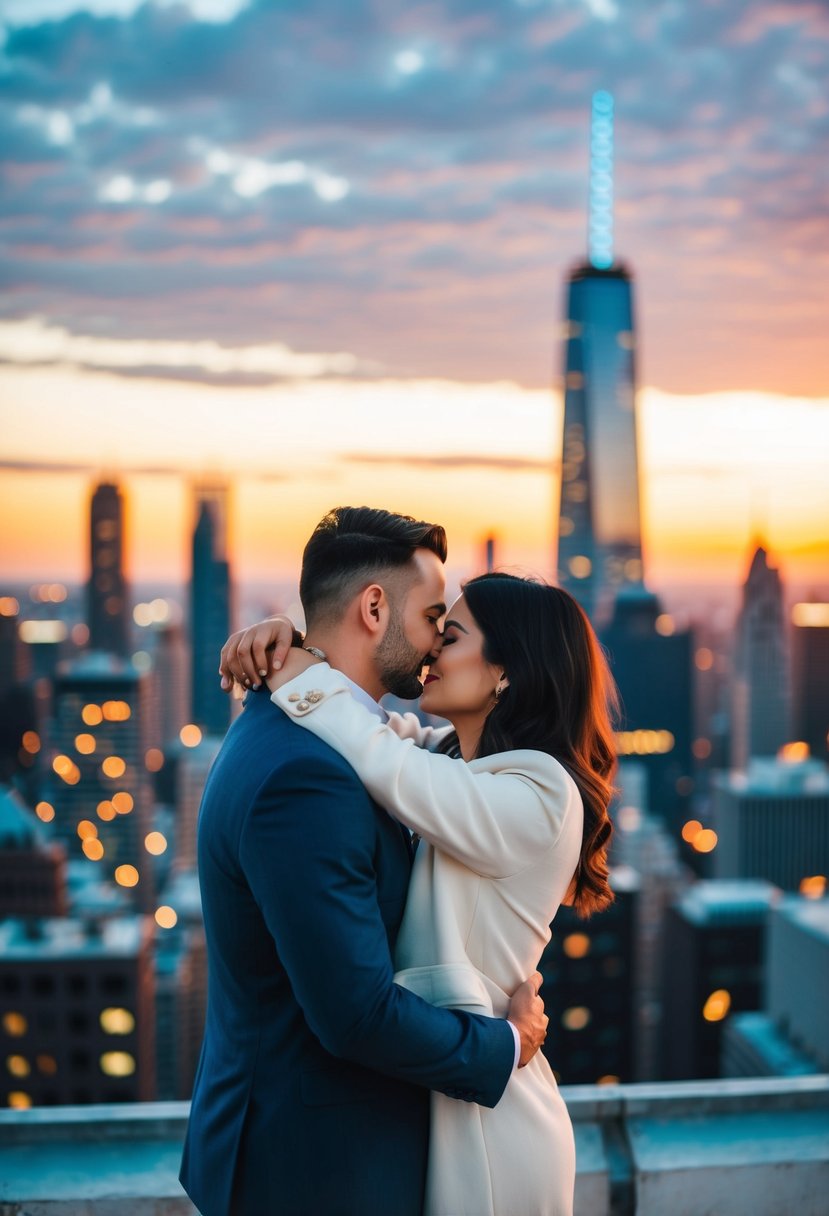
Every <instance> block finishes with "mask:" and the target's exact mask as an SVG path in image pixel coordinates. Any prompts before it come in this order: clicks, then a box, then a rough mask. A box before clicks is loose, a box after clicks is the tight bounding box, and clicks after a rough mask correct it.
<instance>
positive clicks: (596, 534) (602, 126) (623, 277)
mask: <svg viewBox="0 0 829 1216" xmlns="http://www.w3.org/2000/svg"><path fill="white" fill-rule="evenodd" d="M590 148H591V166H590V168H591V177H590V228H589V262H588V263H587V264H585V265H582V266H578V267H577V268H576V269H575V270H574V271H573V272H572V274H571V275H570V279H569V284H568V292H567V319H566V322H565V326H564V334H565V340H566V346H565V359H564V366H565V371H564V385H565V397H564V439H563V444H562V462H561V500H560V510H559V528H558V535H559V541H558V581H559V583H560V584H561V586H562V587H566V588H567V590H568V591H570V592H572V594H573V595H574V596H575V597H576V599H577V600H578V601H579V603H580V604H581V605H582V606H583V607H584V609H585V610H586V612H587V613H588V614H589V615H590V617H591V618H592V619H593V620H594V623H597V624H601V623H603V622H604V621H606V620H607V619H608V617H609V614H610V610H611V608H612V604H613V600H614V598H615V595H616V592H617V591H618V590H619V589H620V588H621V587H624V586H626V585H629V584H631V583H641V582H642V578H643V568H642V544H641V535H640V522H639V476H638V465H637V456H636V418H635V414H634V405H635V374H634V349H635V336H634V323H633V298H632V294H633V293H632V281H631V276H630V274H629V273H628V271H627V270H626V269H625V268H624V267H623V266H620V265H617V264H616V263H614V260H613V98H612V97H611V95H610V94H609V93H605V92H600V93H596V94H595V96H594V98H593V117H592V126H591V144H590Z"/></svg>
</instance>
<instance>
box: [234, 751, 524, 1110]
mask: <svg viewBox="0 0 829 1216" xmlns="http://www.w3.org/2000/svg"><path fill="white" fill-rule="evenodd" d="M376 837H377V811H376V808H374V807H373V806H372V804H371V802H370V800H369V798H368V796H367V794H366V792H365V790H364V789H363V788H362V786H361V785H360V783H359V782H358V781H357V779H356V777H355V776H354V774H353V772H351V771H349V770H348V769H346V768H345V766H344V765H343V764H342V762H341V761H340V759H339V758H338V757H335V756H333V755H332V757H331V760H330V761H329V762H326V760H325V759H324V758H323V759H320V758H319V757H317V758H315V760H314V762H313V764H311V763H309V762H308V760H307V759H304V760H303V761H302V762H300V760H298V759H294V760H291V761H289V762H288V763H286V764H285V765H283V766H281V767H280V769H279V770H278V771H277V772H276V773H275V774H274V775H273V776H272V777H271V778H269V781H268V782H267V783H266V784H265V786H263V788H262V789H261V790H260V791H259V793H258V795H257V797H256V799H255V801H254V804H253V807H252V809H251V812H250V813H249V816H248V819H247V821H246V823H245V826H244V829H243V832H242V837H241V841H240V860H241V862H242V865H243V867H244V871H245V875H246V878H247V880H248V882H249V884H250V887H251V890H252V891H253V893H254V897H255V898H256V900H257V902H258V904H259V906H260V908H261V909H262V913H263V915H264V918H265V921H266V923H267V925H268V929H269V931H270V933H271V935H272V937H273V939H274V943H275V945H276V949H277V951H278V954H279V958H280V960H281V962H282V964H283V965H284V967H285V970H286V973H287V975H288V978H289V980H290V982H291V986H292V988H293V990H294V993H295V995H296V999H297V1001H298V1003H299V1005H300V1007H301V1008H302V1011H303V1013H304V1016H305V1018H306V1020H307V1022H308V1025H309V1026H310V1028H311V1030H312V1031H313V1033H314V1034H315V1035H316V1036H317V1038H318V1039H319V1040H320V1042H321V1043H322V1045H323V1047H325V1048H326V1050H327V1051H329V1052H331V1054H332V1055H335V1056H339V1057H341V1058H343V1059H348V1060H352V1061H355V1062H356V1063H359V1064H362V1065H364V1066H366V1067H368V1068H372V1069H374V1070H375V1071H378V1072H382V1073H386V1074H388V1075H390V1076H394V1077H397V1078H399V1079H401V1080H404V1081H408V1082H411V1083H413V1084H417V1085H421V1086H424V1087H426V1088H429V1089H437V1090H440V1091H441V1092H443V1093H445V1094H447V1095H448V1096H449V1097H454V1098H463V1099H465V1100H467V1101H472V1102H477V1103H479V1104H481V1105H483V1106H494V1105H495V1104H496V1103H497V1102H498V1100H499V1098H500V1097H501V1094H502V1093H503V1090H504V1087H505V1086H506V1084H507V1081H508V1079H509V1077H510V1075H511V1072H512V1067H513V1061H514V1051H515V1041H514V1038H513V1033H512V1030H511V1028H510V1026H509V1025H508V1023H507V1022H506V1021H504V1020H503V1019H498V1018H487V1017H481V1016H477V1015H474V1014H468V1013H463V1012H460V1011H457V1010H446V1009H438V1008H434V1007H433V1006H431V1005H429V1004H427V1003H426V1002H425V1001H423V1000H421V999H420V998H418V997H416V996H415V995H414V994H413V993H411V992H408V991H406V990H405V989H404V988H401V987H400V986H399V985H397V984H395V983H394V981H393V965H392V960H391V956H390V952H389V945H388V938H387V935H386V929H385V926H384V923H383V919H382V916H381V912H380V907H379V904H378V895H377V880H376V874H375V869H374V865H375V863H374V854H375V850H376V843H377V840H376Z"/></svg>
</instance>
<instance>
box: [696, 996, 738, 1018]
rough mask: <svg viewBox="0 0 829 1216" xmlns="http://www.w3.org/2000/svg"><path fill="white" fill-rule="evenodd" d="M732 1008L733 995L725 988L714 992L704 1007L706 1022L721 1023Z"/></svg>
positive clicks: (703, 1014) (703, 1013) (703, 1012)
mask: <svg viewBox="0 0 829 1216" xmlns="http://www.w3.org/2000/svg"><path fill="white" fill-rule="evenodd" d="M730 1008H731V993H730V992H728V990H727V989H725V988H718V989H717V990H716V992H712V993H711V995H710V996H709V998H708V1000H707V1001H706V1002H705V1004H704V1005H703V1007H702V1016H703V1017H704V1018H705V1020H706V1022H721V1021H722V1020H723V1018H724V1017H726V1015H727V1014H728V1011H729V1009H730Z"/></svg>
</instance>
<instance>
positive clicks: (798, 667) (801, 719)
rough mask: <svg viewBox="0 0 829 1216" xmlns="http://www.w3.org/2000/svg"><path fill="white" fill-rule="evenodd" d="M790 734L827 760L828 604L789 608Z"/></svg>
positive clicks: (828, 739)
mask: <svg viewBox="0 0 829 1216" xmlns="http://www.w3.org/2000/svg"><path fill="white" fill-rule="evenodd" d="M792 683H793V707H792V708H793V715H792V716H793V722H792V735H793V738H794V739H797V740H800V741H802V742H804V743H806V744H808V746H809V750H810V751H811V753H812V755H813V756H816V757H817V758H818V759H820V760H823V761H826V760H829V604H826V603H818V602H814V601H813V602H806V603H800V604H795V605H794V607H793V608H792Z"/></svg>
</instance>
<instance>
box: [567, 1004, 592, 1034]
mask: <svg viewBox="0 0 829 1216" xmlns="http://www.w3.org/2000/svg"><path fill="white" fill-rule="evenodd" d="M591 1016H592V1015H591V1013H590V1010H589V1009H588V1008H587V1006H586V1005H573V1006H572V1007H571V1008H570V1009H565V1010H564V1013H563V1014H562V1015H561V1024H562V1026H563V1027H564V1028H565V1030H584V1028H585V1026H588V1025H589V1024H590V1019H591Z"/></svg>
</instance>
